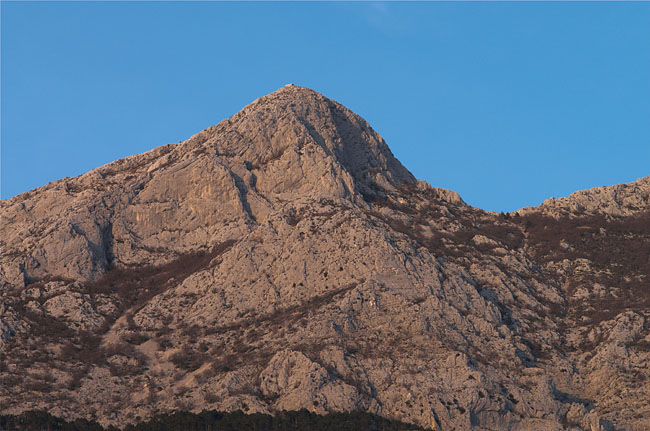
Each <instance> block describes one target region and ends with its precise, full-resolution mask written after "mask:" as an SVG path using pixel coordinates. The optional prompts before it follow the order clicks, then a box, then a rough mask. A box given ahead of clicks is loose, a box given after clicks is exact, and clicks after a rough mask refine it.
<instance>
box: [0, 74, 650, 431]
mask: <svg viewBox="0 0 650 431" xmlns="http://www.w3.org/2000/svg"><path fill="white" fill-rule="evenodd" d="M649 183H650V180H649V179H647V178H646V179H644V180H640V181H639V182H637V183H635V184H633V185H627V186H615V187H614V188H604V189H600V190H599V189H595V190H592V191H586V192H580V193H578V194H574V195H572V196H571V197H570V198H566V199H564V200H555V201H554V202H552V203H545V204H544V205H542V206H541V207H539V208H536V209H526V210H522V211H521V212H520V213H517V214H512V215H510V214H502V215H496V214H494V213H489V212H485V211H482V210H479V209H476V208H473V207H471V206H468V205H466V204H465V203H464V202H463V201H462V199H461V198H460V197H459V196H458V195H457V194H456V193H454V192H451V191H448V190H443V189H438V188H433V187H431V186H429V185H428V184H426V183H424V182H421V181H417V180H416V179H415V178H414V177H413V176H412V175H411V174H410V173H409V172H408V170H407V169H406V168H404V167H403V166H402V165H401V164H400V162H399V161H398V160H396V159H395V157H394V156H393V155H392V153H391V152H390V150H389V148H388V146H387V145H386V143H385V142H384V141H383V139H382V138H381V137H380V136H379V135H378V134H377V133H376V132H375V131H374V130H373V129H372V128H371V127H370V126H369V125H368V124H367V123H366V122H365V121H364V120H363V119H362V118H360V117H359V116H357V115H356V114H354V113H352V112H351V111H349V110H348V109H346V108H345V107H343V106H341V105H340V104H338V103H336V102H334V101H332V100H330V99H327V98H326V97H324V96H322V95H320V94H318V93H316V92H314V91H312V90H309V89H305V88H301V87H296V86H287V87H284V88H282V89H280V90H278V91H276V92H274V93H272V94H270V95H268V96H265V97H262V98H260V99H258V100H256V101H255V102H253V103H252V104H250V105H249V106H247V107H246V108H244V109H243V110H242V111H241V112H239V113H238V114H236V115H234V116H233V117H232V118H230V119H228V120H224V121H222V122H221V123H219V124H218V125H216V126H214V127H210V128H208V129H206V130H204V131H202V132H200V133H198V134H197V135H195V136H193V137H192V138H190V139H189V140H187V141H185V142H182V143H179V144H173V145H165V146H162V147H159V148H156V149H154V150H152V151H150V152H147V153H144V154H141V155H137V156H133V157H129V158H126V159H122V160H119V161H116V162H114V163H111V164H108V165H106V166H102V167H100V168H97V169H95V170H93V171H91V172H88V173H87V174H84V175H81V176H79V177H76V178H65V179H63V180H59V181H56V182H53V183H50V184H48V185H46V186H44V187H41V188H39V189H36V190H34V191H31V192H28V193H25V194H22V195H19V196H17V197H15V198H13V199H11V200H8V201H0V349H1V350H0V352H1V356H0V379H2V380H1V384H0V410H2V413H4V414H12V413H18V412H21V411H25V410H34V409H46V410H48V411H49V412H51V413H52V414H54V415H56V416H60V417H64V418H71V417H76V416H83V417H86V418H89V419H96V420H98V421H100V422H101V423H103V424H117V425H123V424H125V423H133V422H137V421H140V420H143V419H146V418H148V417H150V416H152V415H154V414H156V413H160V412H170V411H178V410H191V411H195V412H198V411H201V410H203V409H217V410H226V411H231V410H237V409H241V410H243V411H245V412H265V413H272V412H275V411H280V410H294V409H301V408H307V409H309V410H311V411H314V412H317V413H325V412H331V411H350V410H364V411H368V412H372V413H377V414H380V415H382V416H385V417H389V418H395V419H400V420H403V421H407V422H411V423H415V424H418V425H422V426H425V427H429V428H431V429H443V430H469V429H475V430H503V429H512V430H542V429H548V430H556V429H557V430H560V429H575V430H579V429H583V430H599V429H615V428H616V427H618V428H622V429H628V430H636V429H643V428H642V427H643V426H650V403H648V401H647V400H648V399H650V380H648V378H649V377H650V368H648V366H649V363H648V361H649V360H650V335H649V327H650V291H649V287H648V279H647V277H648V275H649V274H650V224H649V223H648V222H649V221H650V212H649V211H648V208H649V204H648V190H649V187H648V184H649ZM612 200H614V202H612Z"/></svg>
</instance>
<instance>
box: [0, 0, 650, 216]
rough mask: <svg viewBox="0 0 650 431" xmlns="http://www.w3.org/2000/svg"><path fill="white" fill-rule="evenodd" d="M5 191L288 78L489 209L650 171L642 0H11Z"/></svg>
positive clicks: (206, 121)
mask: <svg viewBox="0 0 650 431" xmlns="http://www.w3.org/2000/svg"><path fill="white" fill-rule="evenodd" d="M1 8H2V30H1V32H2V46H1V48H2V59H1V60H2V70H1V72H2V76H1V78H2V119H1V120H2V128H1V138H2V148H1V150H2V172H1V177H2V189H1V194H2V198H5V199H6V198H10V197H12V196H14V195H16V194H18V193H22V192H24V191H27V190H30V189H32V188H35V187H38V186H41V185H44V184H45V183H47V182H49V181H52V180H55V179H58V178H62V177H65V176H75V175H79V174H81V173H83V172H86V171H88V170H90V169H93V168H94V167H97V166H99V165H102V164H104V163H108V162H110V161H112V160H115V159H118V158H121V157H125V156H128V155H131V154H136V153H140V152H143V151H147V150H149V149H151V148H154V147H156V146H158V145H162V144H165V143H170V142H178V141H181V140H184V139H187V138H188V137H189V136H191V135H192V134H194V133H196V132H198V131H200V130H202V129H204V128H206V127H208V126H210V125H213V124H216V123H218V122H219V121H221V120H222V119H224V118H226V117H229V116H231V115H232V114H234V113H235V112H237V111H238V110H239V109H241V108H242V107H243V106H245V105H246V104H248V103H250V102H251V101H253V100H254V99H255V98H257V97H259V96H261V95H264V94H267V93H270V92H272V91H274V90H275V89H277V88H279V87H281V86H283V85H285V84H287V83H295V84H297V85H302V86H306V87H311V88H313V89H315V90H317V91H319V92H321V93H323V94H325V95H326V96H328V97H330V98H333V99H335V100H337V101H339V102H341V103H343V104H344V105H346V106H348V107H349V108H350V109H352V110H353V111H355V112H357V113H358V114H360V115H361V116H363V117H364V118H366V120H368V121H369V122H370V124H371V125H372V126H373V127H374V128H375V129H376V130H377V131H378V132H379V133H380V134H381V135H382V136H383V137H384V138H385V139H386V141H387V142H388V145H389V146H390V147H391V149H392V150H393V153H394V154H395V155H396V156H397V157H398V158H399V159H400V160H401V161H402V163H403V164H404V165H405V166H406V167H407V168H409V169H410V170H411V172H413V173H414V174H415V175H416V177H418V178H420V179H425V180H427V181H428V182H429V183H431V184H432V185H434V186H439V187H445V188H449V189H452V190H455V191H457V192H459V193H460V194H461V196H462V197H463V198H464V199H465V200H466V201H467V202H468V203H470V204H472V205H475V206H478V207H480V208H484V209H489V210H495V211H510V210H514V209H517V208H520V207H522V206H527V205H536V204H539V203H541V202H542V201H543V200H544V199H546V198H548V197H551V196H555V197H559V196H564V195H567V194H569V193H571V192H573V191H576V190H579V189H583V188H589V187H594V186H601V185H610V184H616V183H621V182H628V181H633V180H635V179H637V178H639V177H643V176H647V175H650V3H586V2H577V3H559V2H549V3H538V2H535V3H532V2H531V3H505V2H502V3H462V2H461V3H423V2H418V3H341V2H336V3H208V2H197V3H172V2H161V3H154V2H143V3H135V2H119V3H118V2H114V3H111V2H105V3H99V2H70V3H53V2H41V3H26V2H2V3H1Z"/></svg>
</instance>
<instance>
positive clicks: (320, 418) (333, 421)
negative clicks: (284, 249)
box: [0, 410, 423, 431]
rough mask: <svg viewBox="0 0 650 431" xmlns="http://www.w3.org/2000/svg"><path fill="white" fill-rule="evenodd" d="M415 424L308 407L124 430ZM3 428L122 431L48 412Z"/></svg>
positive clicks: (303, 429) (378, 429) (367, 429)
mask: <svg viewBox="0 0 650 431" xmlns="http://www.w3.org/2000/svg"><path fill="white" fill-rule="evenodd" d="M422 429H423V428H420V427H417V426H415V425H409V424H405V423H403V422H399V421H392V420H389V419H385V418H382V417H380V416H377V415H373V414H370V413H363V412H350V413H331V414H327V415H317V414H315V413H311V412H309V411H307V410H300V411H292V412H280V413H278V414H276V415H275V416H270V415H265V414H261V413H255V414H251V415H248V414H244V413H242V412H241V411H236V412H232V413H222V412H217V411H204V412H201V413H199V414H194V413H186V412H179V413H173V414H169V415H166V414H164V415H158V416H155V417H153V418H152V419H151V420H149V421H148V422H142V423H139V424H137V425H127V426H126V427H125V428H124V430H123V431H241V430H247V431H248V430H250V431H307V430H308V431H347V430H350V431H402V430H422ZM0 431H118V430H117V429H116V428H108V429H104V428H102V427H101V426H100V425H99V424H98V423H97V422H92V421H87V420H85V419H77V420H75V421H73V422H66V421H64V420H63V419H59V418H56V417H54V416H52V415H50V414H48V413H46V412H26V413H23V414H20V415H17V416H9V415H0Z"/></svg>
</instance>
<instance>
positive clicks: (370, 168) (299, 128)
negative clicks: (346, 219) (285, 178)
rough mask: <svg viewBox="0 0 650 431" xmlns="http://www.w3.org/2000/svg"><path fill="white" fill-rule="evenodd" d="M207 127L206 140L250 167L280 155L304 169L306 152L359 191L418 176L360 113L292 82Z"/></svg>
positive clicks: (287, 165)
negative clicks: (322, 161) (346, 179)
mask: <svg viewBox="0 0 650 431" xmlns="http://www.w3.org/2000/svg"><path fill="white" fill-rule="evenodd" d="M208 131H209V133H208V136H205V138H207V139H206V140H205V142H206V144H207V145H215V146H216V147H217V152H218V153H219V154H223V155H227V156H230V157H235V158H240V159H242V160H243V161H245V162H246V163H247V164H249V165H250V166H254V167H260V168H262V167H266V166H268V165H269V164H271V163H274V162H276V161H279V160H281V161H282V162H281V163H280V165H283V166H284V167H285V168H287V169H302V171H305V169H306V168H309V167H310V166H311V165H310V164H311V163H312V162H313V160H312V161H311V162H308V161H306V160H305V159H306V158H312V159H313V158H314V157H316V158H317V159H326V160H324V161H325V162H326V164H327V163H331V164H332V165H333V166H334V167H333V169H334V170H336V169H337V168H336V167H337V166H340V167H341V168H342V171H344V172H343V175H344V176H345V175H349V176H350V177H351V178H349V181H347V182H349V183H350V184H348V187H349V188H353V189H355V191H357V192H361V193H362V194H363V195H367V194H370V195H372V194H374V191H376V190H378V189H389V190H390V189H392V188H394V187H395V186H397V185H400V184H413V183H415V181H416V180H415V178H414V177H413V175H412V174H411V173H410V172H409V171H408V170H407V169H406V168H405V167H404V166H403V165H402V164H401V163H400V162H399V161H398V160H397V159H396V158H395V157H394V155H393V153H392V152H391V151H390V149H389V148H388V145H386V142H385V141H384V139H383V138H382V137H381V136H380V135H379V134H378V133H377V132H375V131H374V130H373V129H372V127H370V125H369V124H368V123H367V122H366V121H365V120H364V119H363V118H361V117H360V116H359V115H357V114H355V113H353V112H352V111H350V110H349V109H348V108H346V107H345V106H343V105H341V104H340V103H338V102H336V101H334V100H331V99H329V98H327V97H325V96H323V95H322V94H320V93H318V92H317V91H314V90H312V89H309V88H305V87H300V86H297V85H293V84H289V85H287V86H285V87H282V88H280V89H278V90H276V91H274V92H273V93H270V94H268V95H266V96H263V97H260V98H259V99H256V100H255V101H253V102H252V103H251V104H249V105H247V106H246V107H244V108H243V109H242V110H241V111H240V112H238V113H237V114H235V115H234V116H233V117H231V118H230V119H228V120H226V121H224V122H222V123H220V124H219V125H217V126H215V127H214V128H210V129H208ZM289 162H291V163H289ZM305 163H307V165H310V166H306V165H305ZM311 167H313V166H311ZM321 173H322V172H321Z"/></svg>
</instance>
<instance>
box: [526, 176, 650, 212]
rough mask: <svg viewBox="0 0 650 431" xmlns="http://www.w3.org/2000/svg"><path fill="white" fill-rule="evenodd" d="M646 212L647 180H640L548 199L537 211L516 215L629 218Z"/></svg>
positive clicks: (649, 202) (649, 201)
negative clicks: (540, 214) (603, 215)
mask: <svg viewBox="0 0 650 431" xmlns="http://www.w3.org/2000/svg"><path fill="white" fill-rule="evenodd" d="M647 211H650V177H645V178H640V179H638V180H637V181H635V182H633V183H627V184H617V185H615V186H606V187H595V188H593V189H589V190H581V191H578V192H575V193H571V195H570V196H568V197H562V198H557V199H556V198H550V199H548V200H546V201H544V203H542V204H541V205H540V206H538V207H526V208H522V209H521V210H519V211H518V212H519V213H520V214H530V213H534V214H539V213H542V214H546V215H551V216H555V217H558V216H571V215H573V216H575V215H593V214H605V215H608V216H631V215H634V214H637V213H639V212H647Z"/></svg>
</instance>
